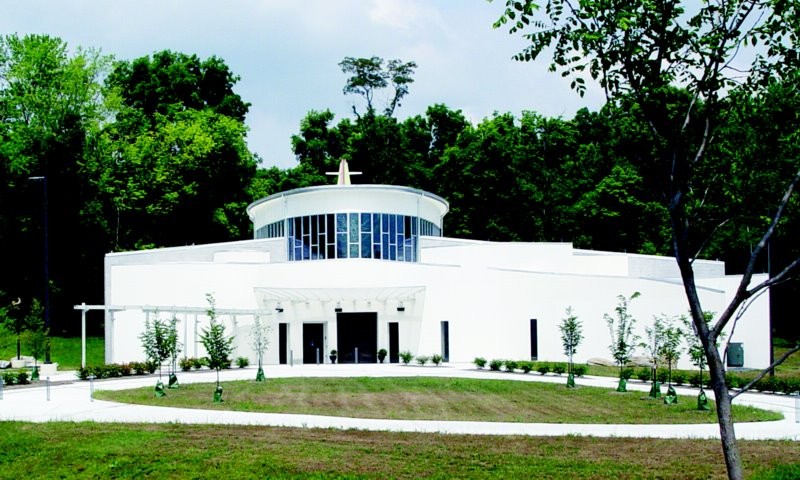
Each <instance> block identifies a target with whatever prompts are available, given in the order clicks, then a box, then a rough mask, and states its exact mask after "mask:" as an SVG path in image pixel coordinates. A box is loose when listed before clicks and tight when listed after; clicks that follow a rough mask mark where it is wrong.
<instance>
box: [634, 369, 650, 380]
mask: <svg viewBox="0 0 800 480" xmlns="http://www.w3.org/2000/svg"><path fill="white" fill-rule="evenodd" d="M652 376H653V375H652V372H651V371H650V367H642V368H640V369H639V370H637V371H636V378H638V379H639V380H641V381H643V382H648V381H650V379H651V378H652Z"/></svg>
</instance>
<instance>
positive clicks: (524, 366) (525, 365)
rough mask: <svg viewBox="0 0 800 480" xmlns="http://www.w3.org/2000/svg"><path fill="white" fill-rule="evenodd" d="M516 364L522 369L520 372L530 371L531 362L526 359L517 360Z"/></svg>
mask: <svg viewBox="0 0 800 480" xmlns="http://www.w3.org/2000/svg"><path fill="white" fill-rule="evenodd" d="M517 366H518V367H519V369H520V370H522V373H530V371H531V370H533V362H529V361H527V360H522V361H519V362H517Z"/></svg>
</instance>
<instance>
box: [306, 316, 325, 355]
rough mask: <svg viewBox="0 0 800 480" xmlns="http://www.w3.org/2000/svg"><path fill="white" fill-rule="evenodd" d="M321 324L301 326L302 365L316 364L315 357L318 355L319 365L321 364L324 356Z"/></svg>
mask: <svg viewBox="0 0 800 480" xmlns="http://www.w3.org/2000/svg"><path fill="white" fill-rule="evenodd" d="M322 342H323V336H322V324H321V323H304V324H303V363H317V359H318V357H317V355H319V363H322V362H323V360H322V359H323V358H324V357H323V355H324V354H325V349H324V347H325V346H324V345H323V344H322Z"/></svg>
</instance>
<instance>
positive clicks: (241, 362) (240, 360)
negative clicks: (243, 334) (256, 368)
mask: <svg viewBox="0 0 800 480" xmlns="http://www.w3.org/2000/svg"><path fill="white" fill-rule="evenodd" d="M248 365H250V360H248V359H247V357H237V358H236V366H237V367H239V368H244V367H246V366H248Z"/></svg>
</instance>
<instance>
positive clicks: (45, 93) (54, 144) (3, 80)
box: [0, 35, 109, 332]
mask: <svg viewBox="0 0 800 480" xmlns="http://www.w3.org/2000/svg"><path fill="white" fill-rule="evenodd" d="M108 63H109V58H108V57H105V56H103V55H101V54H100V53H99V51H97V50H93V49H82V48H75V49H74V50H70V49H69V48H68V46H67V44H66V43H65V42H64V41H62V40H61V39H58V38H55V37H51V36H48V35H26V36H19V35H5V36H0V250H2V251H5V252H16V254H15V255H12V256H9V257H8V258H7V259H6V261H5V264H4V268H3V269H2V270H1V271H0V289H2V290H5V291H6V292H8V293H9V294H10V295H11V296H12V298H16V297H21V298H31V297H38V298H42V297H43V295H44V287H45V284H46V282H45V280H44V278H43V271H44V268H43V265H42V262H43V250H44V248H43V245H44V232H43V229H44V221H43V218H44V214H43V213H44V212H43V208H44V195H45V192H44V190H43V188H44V186H45V185H46V188H47V192H46V195H47V197H48V198H49V202H48V205H47V209H48V214H49V215H48V217H49V221H48V230H49V242H48V243H49V253H50V255H49V258H50V261H49V264H48V267H49V275H48V277H49V281H50V285H49V286H50V287H51V291H52V292H53V295H52V302H51V303H52V305H53V307H52V310H53V315H51V317H52V321H51V326H52V327H53V330H54V331H56V332H60V331H62V329H64V328H66V325H67V324H68V322H67V319H68V318H70V316H71V315H72V314H73V310H72V305H73V303H71V302H74V299H75V298H85V299H91V298H97V299H99V298H101V294H100V293H98V292H97V291H96V290H95V295H94V296H93V295H91V292H92V287H93V286H94V284H93V280H95V279H97V278H100V279H102V268H101V267H94V265H97V262H96V259H97V258H98V256H99V255H102V252H105V251H107V250H105V248H104V247H102V246H100V245H99V244H98V243H97V242H96V237H95V236H94V235H92V234H93V233H94V232H92V231H91V230H88V231H84V232H85V233H86V235H85V236H84V237H83V238H81V239H80V241H76V238H75V232H76V231H82V229H83V228H84V227H86V225H87V224H88V223H89V222H88V221H87V218H86V217H85V216H84V215H83V213H84V211H85V207H86V205H87V203H88V202H89V201H90V200H91V198H90V196H89V192H90V189H89V188H87V187H88V185H89V179H88V177H87V175H86V174H85V172H84V171H83V169H82V164H83V157H84V153H85V150H86V147H87V144H88V142H89V139H90V138H91V135H92V132H93V131H94V129H96V126H97V125H98V124H99V122H100V121H102V119H103V118H104V112H103V109H102V102H101V98H100V88H101V85H100V83H99V78H100V77H101V76H102V75H104V74H105V72H106V71H107V66H108ZM33 176H36V177H46V179H47V181H46V183H45V182H32V181H31V180H30V177H33ZM76 229H78V230H76ZM76 274H80V275H81V279H82V281H74V277H73V275H76ZM100 281H102V280H100Z"/></svg>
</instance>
